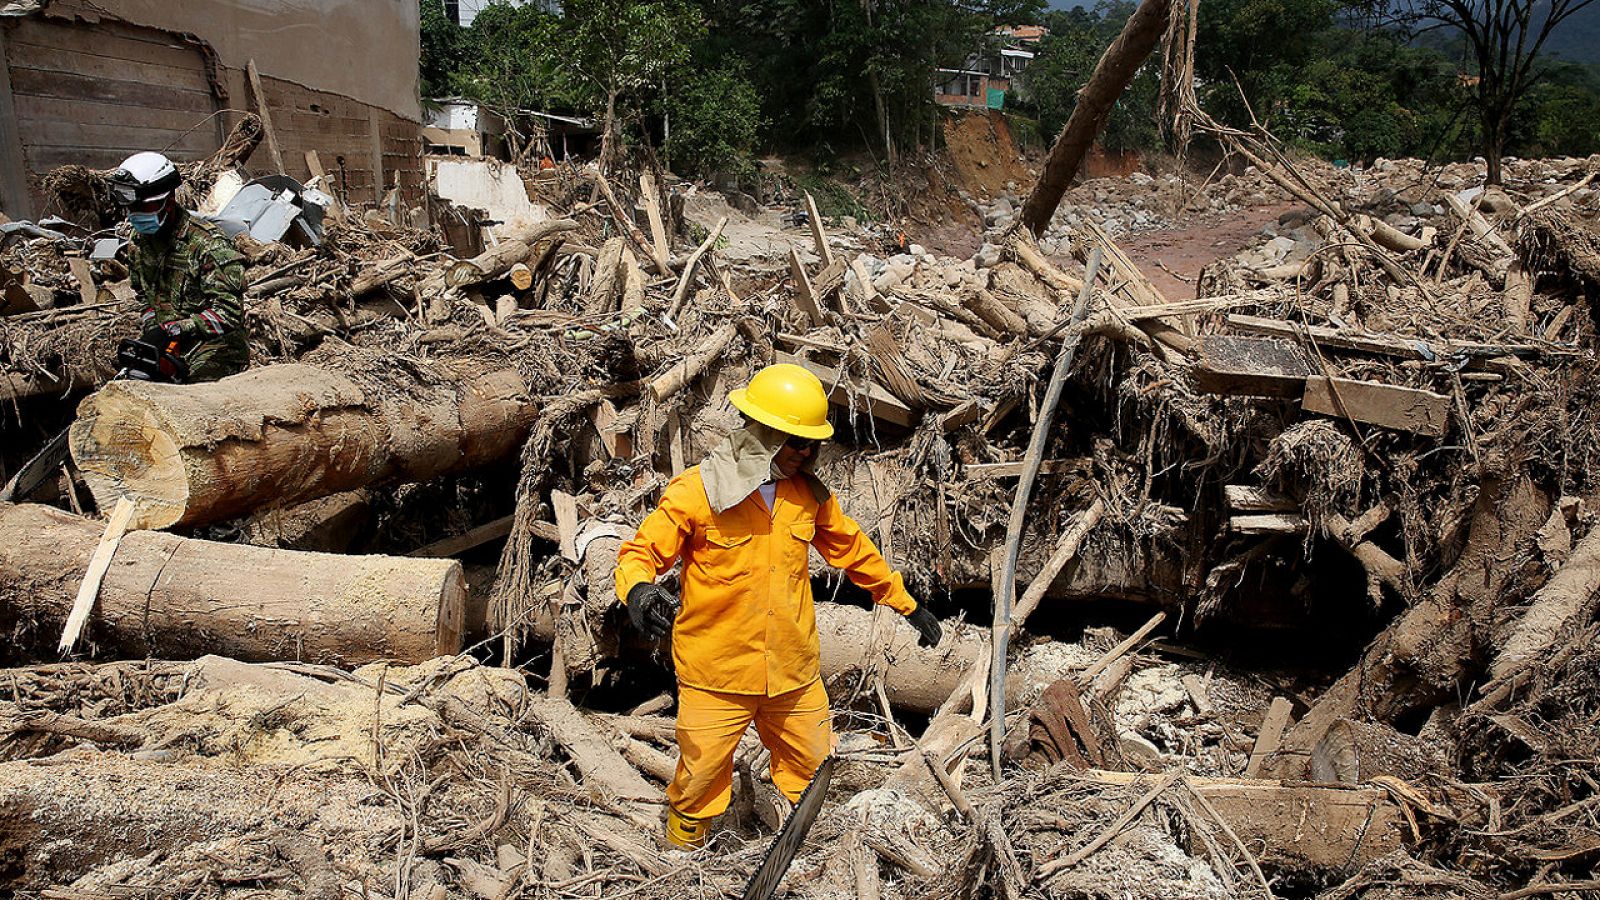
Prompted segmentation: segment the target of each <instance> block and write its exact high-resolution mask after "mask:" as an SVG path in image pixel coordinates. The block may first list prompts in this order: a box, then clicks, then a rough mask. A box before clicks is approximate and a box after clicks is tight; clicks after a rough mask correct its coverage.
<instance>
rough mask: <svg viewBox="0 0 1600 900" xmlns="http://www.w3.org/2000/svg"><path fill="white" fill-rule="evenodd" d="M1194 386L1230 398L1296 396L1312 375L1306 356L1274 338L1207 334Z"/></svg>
mask: <svg viewBox="0 0 1600 900" xmlns="http://www.w3.org/2000/svg"><path fill="white" fill-rule="evenodd" d="M1199 350H1200V363H1199V365H1197V366H1195V367H1194V369H1192V370H1191V371H1192V374H1193V377H1194V382H1195V387H1196V388H1198V389H1199V390H1200V391H1202V392H1204V393H1208V394H1220V395H1223V396H1229V397H1299V396H1301V395H1302V394H1303V393H1304V392H1305V382H1306V377H1307V376H1309V375H1311V374H1312V373H1313V371H1314V370H1313V369H1312V368H1311V364H1310V363H1309V362H1308V361H1307V360H1306V358H1305V353H1304V352H1303V351H1302V350H1301V349H1300V348H1299V347H1297V346H1295V345H1294V344H1291V343H1289V342H1288V341H1283V340H1278V339H1275V338H1255V337H1239V336H1236V335H1228V334H1208V335H1204V336H1203V337H1201V338H1200V347H1199Z"/></svg>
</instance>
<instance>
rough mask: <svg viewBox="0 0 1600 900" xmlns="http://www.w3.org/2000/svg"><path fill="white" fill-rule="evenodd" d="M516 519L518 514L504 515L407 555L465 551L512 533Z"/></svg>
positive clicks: (434, 554)
mask: <svg viewBox="0 0 1600 900" xmlns="http://www.w3.org/2000/svg"><path fill="white" fill-rule="evenodd" d="M515 520H516V516H514V515H512V516H502V517H500V518H498V519H495V520H494V521H493V522H486V523H484V524H482V525H479V526H478V527H476V528H473V529H471V530H469V531H466V532H464V533H462V534H458V535H456V536H455V537H447V538H445V539H444V540H440V541H434V542H433V543H431V544H426V545H424V546H422V547H418V548H417V549H415V550H413V551H411V552H410V553H407V554H406V555H407V556H424V557H430V558H443V557H447V556H455V555H456V554H458V553H465V552H467V551H468V550H471V549H473V548H475V547H480V546H482V545H484V544H487V543H489V542H490V541H493V540H498V539H500V538H503V537H505V536H506V535H508V534H510V533H511V525H512V523H513V522H514V521H515Z"/></svg>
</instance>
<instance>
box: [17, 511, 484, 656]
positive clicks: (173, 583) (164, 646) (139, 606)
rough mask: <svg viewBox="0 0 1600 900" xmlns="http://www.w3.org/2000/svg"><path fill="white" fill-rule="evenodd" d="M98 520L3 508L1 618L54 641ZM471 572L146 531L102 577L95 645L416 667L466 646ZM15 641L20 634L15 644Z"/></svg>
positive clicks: (127, 651) (129, 652)
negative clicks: (463, 640)
mask: <svg viewBox="0 0 1600 900" xmlns="http://www.w3.org/2000/svg"><path fill="white" fill-rule="evenodd" d="M102 530H103V529H102V526H101V525H100V524H99V523H97V522H94V521H91V520H88V519H83V518H80V517H78V516H74V515H70V514H68V513H64V512H61V511H60V510H57V509H53V508H51V507H47V506H38V505H32V504H23V505H11V504H0V600H3V603H0V617H3V618H4V619H5V620H7V621H6V623H5V627H6V629H7V633H8V634H11V635H13V636H17V635H28V634H33V635H36V636H37V638H38V641H37V643H38V644H39V645H40V646H41V647H45V646H49V647H53V646H54V645H55V641H56V638H57V637H58V636H59V635H60V633H61V627H62V624H63V623H64V622H65V621H66V618H67V615H68V613H69V612H70V611H71V609H72V605H73V600H74V598H75V597H76V595H77V592H78V585H79V583H80V582H81V581H82V580H83V573H84V569H85V568H86V567H87V566H88V564H89V557H90V556H91V555H92V554H93V553H94V550H95V546H96V545H97V544H98V543H99V540H100V534H101V531H102ZM465 603H466V580H465V578H463V576H462V574H461V565H460V564H459V563H456V562H453V561H451V560H444V559H414V558H410V557H393V556H340V555H334V554H327V553H296V552H294V551H290V550H269V549H266V548H263V547H249V546H243V545H239V544H219V543H214V542H211V541H199V540H191V539H188V538H180V537H177V536H175V535H171V534H164V533H159V532H151V531H137V532H133V533H130V534H128V535H127V536H126V537H124V538H123V539H122V543H121V545H120V546H119V548H118V550H117V554H116V557H115V558H114V559H113V560H112V564H111V568H110V569H109V570H108V571H107V572H106V575H105V580H104V581H103V582H102V583H101V585H100V593H99V598H98V600H97V602H96V605H95V609H94V613H93V614H92V616H91V617H90V621H89V629H88V633H89V641H90V642H91V643H94V644H98V645H99V646H102V647H106V648H108V649H111V650H113V651H115V652H116V653H117V654H118V655H119V656H123V657H132V658H139V657H147V656H154V657H166V658H178V659H182V658H192V657H197V656H201V655H204V654H207V653H218V654H226V655H228V656H233V657H236V658H238V659H243V660H289V659H304V660H313V661H317V662H337V663H340V664H342V665H359V664H362V663H368V662H373V661H375V660H380V659H388V660H395V661H399V662H406V663H415V662H421V661H422V660H425V659H431V658H433V657H434V656H438V655H440V654H448V653H455V652H457V651H459V650H460V649H461V628H462V617H463V610H464V608H465ZM16 640H17V638H16V637H13V641H14V642H15V641H16Z"/></svg>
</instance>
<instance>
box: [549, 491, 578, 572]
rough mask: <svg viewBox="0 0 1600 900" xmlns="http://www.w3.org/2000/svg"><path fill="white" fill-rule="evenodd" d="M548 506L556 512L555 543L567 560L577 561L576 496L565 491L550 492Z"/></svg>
mask: <svg viewBox="0 0 1600 900" xmlns="http://www.w3.org/2000/svg"><path fill="white" fill-rule="evenodd" d="M550 508H551V509H552V510H553V511H554V512H555V514H556V543H557V544H558V545H559V546H560V550H561V555H562V557H563V558H565V559H566V560H567V561H568V562H578V561H579V560H578V498H576V497H574V496H572V495H571V494H569V493H567V492H566V491H560V490H553V491H551V492H550Z"/></svg>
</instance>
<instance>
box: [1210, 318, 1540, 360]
mask: <svg viewBox="0 0 1600 900" xmlns="http://www.w3.org/2000/svg"><path fill="white" fill-rule="evenodd" d="M1224 321H1225V322H1226V323H1227V325H1228V327H1229V328H1231V329H1233V330H1234V331H1240V332H1244V333H1246V334H1260V335H1267V336H1271V337H1281V338H1292V339H1295V340H1306V339H1309V340H1311V341H1314V342H1315V343H1316V344H1317V345H1318V346H1320V347H1323V348H1325V349H1326V348H1330V347H1331V348H1333V349H1335V350H1350V351H1354V352H1357V353H1370V354H1373V355H1375V356H1390V357H1394V358H1396V359H1423V360H1425V359H1428V358H1429V357H1428V353H1425V352H1424V351H1423V350H1422V348H1421V347H1419V346H1418V345H1419V344H1420V343H1421V342H1420V341H1417V340H1414V339H1406V338H1398V337H1388V336H1385V335H1375V334H1361V333H1358V332H1353V331H1349V330H1347V329H1340V328H1329V327H1328V326H1326V325H1305V324H1301V323H1298V322H1285V321H1283V320H1282V319H1266V318H1262V317H1260V316H1246V315H1241V314H1238V313H1230V314H1229V315H1227V316H1226V317H1224ZM1427 346H1428V349H1429V351H1431V352H1432V353H1433V354H1434V355H1435V356H1439V357H1444V356H1453V355H1455V354H1458V353H1465V354H1467V355H1469V356H1520V357H1537V356H1548V355H1561V351H1556V350H1547V349H1545V348H1543V347H1538V346H1535V345H1532V344H1485V343H1481V342H1478V341H1428V342H1427Z"/></svg>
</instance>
